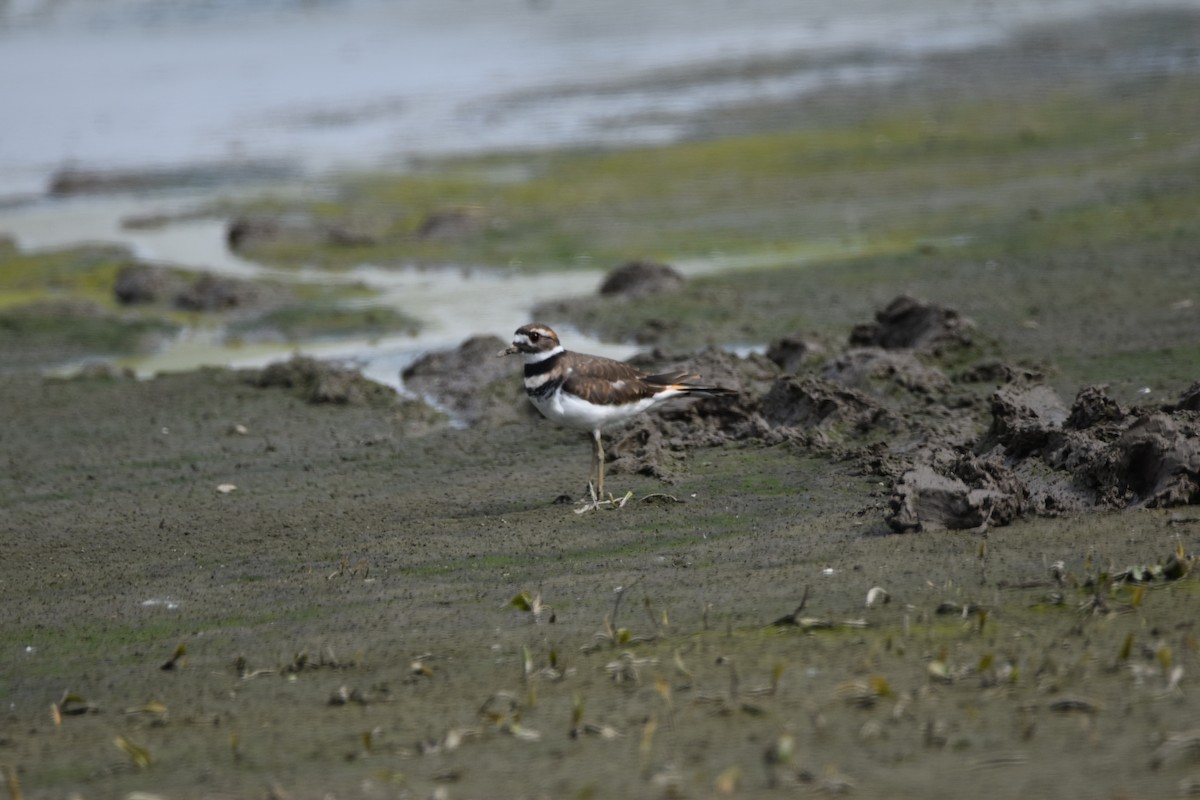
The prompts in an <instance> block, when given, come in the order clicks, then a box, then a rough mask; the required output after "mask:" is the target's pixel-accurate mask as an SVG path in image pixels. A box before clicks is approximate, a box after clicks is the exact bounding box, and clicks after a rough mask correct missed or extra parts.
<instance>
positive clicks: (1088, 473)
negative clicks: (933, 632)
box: [886, 385, 1200, 531]
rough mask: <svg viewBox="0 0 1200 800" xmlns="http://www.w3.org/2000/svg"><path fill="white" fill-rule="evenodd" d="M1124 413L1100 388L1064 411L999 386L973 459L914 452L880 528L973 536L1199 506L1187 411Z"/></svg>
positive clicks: (1197, 457)
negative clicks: (1050, 520)
mask: <svg viewBox="0 0 1200 800" xmlns="http://www.w3.org/2000/svg"><path fill="white" fill-rule="evenodd" d="M1182 403H1183V401H1181V403H1180V404H1176V405H1174V406H1168V407H1167V410H1162V411H1152V410H1148V409H1125V408H1122V407H1121V406H1120V405H1119V404H1118V403H1116V402H1115V401H1113V400H1112V399H1110V398H1109V397H1108V396H1107V395H1106V394H1105V393H1104V390H1103V388H1102V387H1096V386H1090V387H1086V388H1084V389H1083V390H1081V391H1080V392H1079V394H1078V395H1077V397H1076V399H1075V402H1074V403H1073V404H1072V406H1071V409H1070V411H1069V412H1068V410H1067V409H1066V407H1065V406H1064V405H1063V404H1062V403H1061V401H1060V400H1059V399H1058V397H1057V395H1055V394H1054V392H1053V391H1052V390H1051V389H1049V388H1047V387H1045V386H1041V385H1035V386H1004V387H1001V388H1000V389H999V390H997V392H996V393H995V394H994V395H993V397H992V402H991V412H992V423H991V427H990V428H989V429H988V431H987V433H986V434H985V435H984V436H983V437H981V439H980V441H979V442H978V444H977V445H976V446H975V448H974V452H971V453H962V454H959V455H958V456H957V457H956V458H954V459H948V458H946V457H945V456H944V455H942V454H939V453H938V452H937V451H936V450H929V451H925V452H922V453H920V454H919V455H918V456H917V457H916V458H915V459H914V464H913V466H912V467H910V468H909V469H908V470H906V471H905V472H904V473H903V474H902V475H901V477H900V479H899V481H897V482H896V484H895V486H894V488H893V490H892V494H891V498H890V500H889V503H888V512H887V515H886V519H887V522H888V524H889V525H890V526H891V527H892V528H893V529H894V530H897V531H911V530H925V529H939V528H950V529H977V528H980V527H981V526H984V525H988V524H991V525H1002V524H1007V523H1008V522H1010V521H1012V519H1014V518H1015V517H1017V516H1020V515H1024V514H1030V515H1044V516H1055V515H1059V514H1063V513H1070V512H1081V511H1087V510H1092V509H1124V508H1156V507H1168V506H1176V505H1190V504H1195V503H1200V421H1198V420H1197V419H1196V417H1195V414H1194V412H1188V411H1175V410H1174V409H1176V408H1178V406H1179V405H1181V404H1182Z"/></svg>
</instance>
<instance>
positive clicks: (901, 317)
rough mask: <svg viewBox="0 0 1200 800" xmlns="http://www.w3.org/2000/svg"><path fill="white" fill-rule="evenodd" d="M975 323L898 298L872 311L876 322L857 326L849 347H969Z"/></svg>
mask: <svg viewBox="0 0 1200 800" xmlns="http://www.w3.org/2000/svg"><path fill="white" fill-rule="evenodd" d="M973 328H974V324H973V323H972V322H971V321H970V320H967V319H965V318H963V317H961V316H959V313H958V312H957V311H954V310H953V309H948V308H943V307H942V306H939V305H936V304H933V303H926V302H923V301H921V300H917V299H915V298H913V297H909V296H908V295H901V296H900V297H897V298H896V299H895V300H893V301H892V302H890V303H888V304H887V305H886V306H885V307H884V308H882V309H880V310H879V311H877V312H875V321H874V322H867V323H862V324H859V325H856V326H855V327H854V330H853V331H851V333H850V344H851V345H854V346H858V347H882V348H884V349H885V350H899V349H910V350H923V351H928V352H940V351H942V350H944V349H946V348H956V347H963V346H966V345H970V344H972V337H971V331H972V329H973Z"/></svg>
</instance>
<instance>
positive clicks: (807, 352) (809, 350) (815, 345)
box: [767, 333, 825, 372]
mask: <svg viewBox="0 0 1200 800" xmlns="http://www.w3.org/2000/svg"><path fill="white" fill-rule="evenodd" d="M824 353H825V348H824V347H822V346H821V344H820V343H819V342H816V341H815V340H812V339H808V338H805V337H804V336H802V335H800V334H798V333H797V334H791V335H789V336H784V337H782V338H780V339H776V340H775V341H773V342H771V344H770V346H768V347H767V359H768V360H770V361H772V362H774V364H775V365H776V366H777V367H779V368H780V369H781V370H783V371H784V372H797V371H799V370H800V369H801V368H802V367H804V366H805V365H806V364H808V363H810V362H812V361H813V360H815V359H818V358H820V357H821V356H822V355H823V354H824Z"/></svg>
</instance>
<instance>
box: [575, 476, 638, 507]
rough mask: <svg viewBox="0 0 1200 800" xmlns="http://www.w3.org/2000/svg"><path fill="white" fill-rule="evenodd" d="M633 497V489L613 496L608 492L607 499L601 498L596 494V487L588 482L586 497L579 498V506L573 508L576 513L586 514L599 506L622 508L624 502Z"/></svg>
mask: <svg viewBox="0 0 1200 800" xmlns="http://www.w3.org/2000/svg"><path fill="white" fill-rule="evenodd" d="M632 499H633V491H632V490H630V491H628V492H626V493H625V494H624V495H622V496H621V497H613V496H612V494H611V493H610V494H609V495H608V498H607V499H601V498H600V497H598V496H597V495H596V487H594V486H592V484H590V483H589V484H588V497H585V498H584V499H583V500H580V501H579V503H578V504H577V505H578V506H579V507H578V508H576V509H575V513H576V514H586V513H587V512H589V511H597V510H599V509H601V508H624V507H625V504H626V503H628V502H629V501H630V500H632Z"/></svg>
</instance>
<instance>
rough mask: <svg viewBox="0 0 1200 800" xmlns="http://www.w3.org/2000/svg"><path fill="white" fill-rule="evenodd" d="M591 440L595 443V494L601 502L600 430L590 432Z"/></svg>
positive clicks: (602, 475)
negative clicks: (596, 485)
mask: <svg viewBox="0 0 1200 800" xmlns="http://www.w3.org/2000/svg"><path fill="white" fill-rule="evenodd" d="M592 440H593V441H595V443H596V476H597V479H596V483H597V484H598V487H597V489H596V494H597V496H599V498H600V499H601V500H603V499H604V445H603V444H602V443H601V441H600V429H599V428H597V429H596V430H594V431H592Z"/></svg>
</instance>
